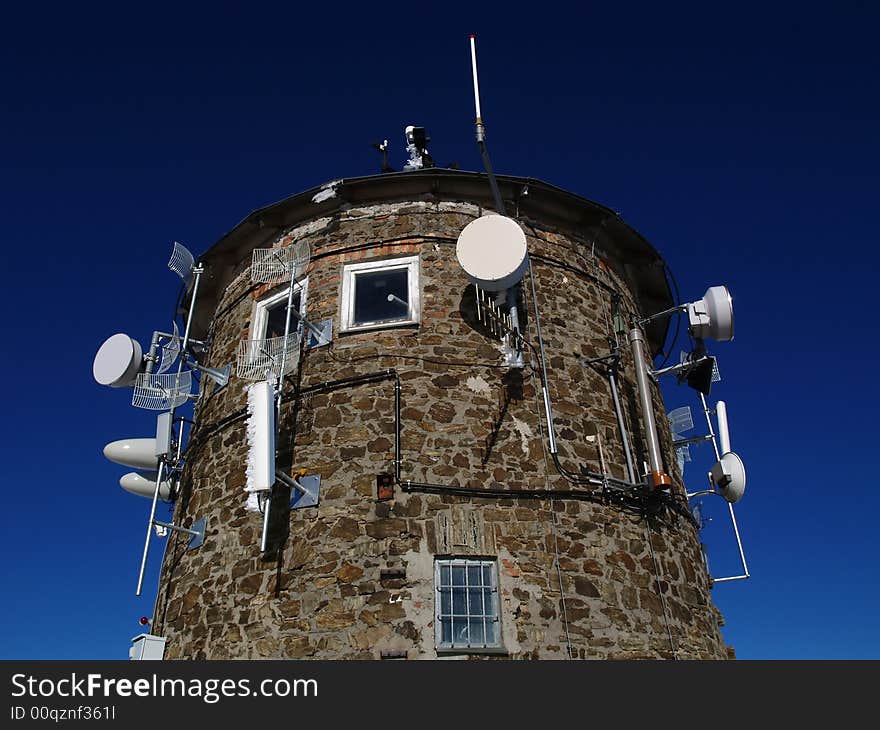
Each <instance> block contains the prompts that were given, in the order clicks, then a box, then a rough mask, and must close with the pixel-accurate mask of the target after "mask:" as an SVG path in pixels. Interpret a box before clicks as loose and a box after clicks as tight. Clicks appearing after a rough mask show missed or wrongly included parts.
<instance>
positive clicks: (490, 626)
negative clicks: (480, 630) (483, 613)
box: [484, 619, 498, 646]
mask: <svg viewBox="0 0 880 730" xmlns="http://www.w3.org/2000/svg"><path fill="white" fill-rule="evenodd" d="M484 640H485V642H486V646H497V645H498V622H497V621H492V620H491V619H486V635H485V637H484Z"/></svg>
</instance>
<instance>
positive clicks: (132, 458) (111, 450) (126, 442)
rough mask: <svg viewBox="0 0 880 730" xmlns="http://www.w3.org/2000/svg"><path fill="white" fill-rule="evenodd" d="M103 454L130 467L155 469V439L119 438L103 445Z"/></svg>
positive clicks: (157, 463)
mask: <svg viewBox="0 0 880 730" xmlns="http://www.w3.org/2000/svg"><path fill="white" fill-rule="evenodd" d="M104 456H105V457H106V458H108V459H109V460H110V461H112V462H113V463H114V464H122V465H123V466H128V467H131V468H132V469H153V470H155V469H157V468H158V466H159V459H158V457H157V456H156V439H155V438H140V439H120V440H119V441H112V442H111V443H109V444H107V445H106V446H105V447H104Z"/></svg>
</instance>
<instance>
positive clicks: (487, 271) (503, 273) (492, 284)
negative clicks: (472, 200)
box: [455, 215, 529, 292]
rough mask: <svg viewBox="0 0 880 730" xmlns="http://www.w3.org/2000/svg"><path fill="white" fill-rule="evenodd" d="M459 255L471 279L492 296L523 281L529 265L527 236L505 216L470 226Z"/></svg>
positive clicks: (483, 219) (457, 251)
mask: <svg viewBox="0 0 880 730" xmlns="http://www.w3.org/2000/svg"><path fill="white" fill-rule="evenodd" d="M455 254H456V256H457V257H458V263H459V265H460V266H461V268H462V269H463V270H464V273H465V274H467V277H468V279H470V280H471V282H472V283H474V284H476V285H477V286H478V287H480V288H481V289H484V290H485V291H491V292H498V291H504V290H505V289H509V288H510V287H512V286H513V285H514V284H516V283H517V282H518V281H520V280H521V279H522V278H523V276H524V275H525V273H526V267H527V266H528V262H529V257H528V247H527V246H526V234H525V233H523V230H522V228H520V227H519V224H518V223H517V222H516V221H515V220H513V219H512V218H508V217H506V216H503V215H485V216H483V217H481V218H477V219H476V220H473V221H471V222H470V223H468V224H467V225H466V226H465V227H464V229H463V230H462V232H461V233H460V234H459V236H458V243H457V244H456V247H455Z"/></svg>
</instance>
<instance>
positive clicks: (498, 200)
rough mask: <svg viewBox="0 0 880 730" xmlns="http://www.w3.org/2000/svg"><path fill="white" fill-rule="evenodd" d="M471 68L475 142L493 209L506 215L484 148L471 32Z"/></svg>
mask: <svg viewBox="0 0 880 730" xmlns="http://www.w3.org/2000/svg"><path fill="white" fill-rule="evenodd" d="M471 69H472V70H473V74H474V109H475V111H476V115H477V121H476V131H477V144H478V145H479V147H480V154H481V155H482V157H483V167H485V168H486V174H487V175H488V176H489V186H490V187H491V188H492V197H493V198H494V199H495V209H496V210H497V211H498V214H499V215H506V214H505V212H504V201H503V200H502V199H501V191H500V190H499V189H498V181H497V180H496V179H495V172H494V171H493V170H492V161H491V160H490V159H489V150H488V149H487V148H486V125H485V124H483V117H482V114H481V112H480V81H479V78H478V77H477V41H476V36H475V35H474V34H473V33H471Z"/></svg>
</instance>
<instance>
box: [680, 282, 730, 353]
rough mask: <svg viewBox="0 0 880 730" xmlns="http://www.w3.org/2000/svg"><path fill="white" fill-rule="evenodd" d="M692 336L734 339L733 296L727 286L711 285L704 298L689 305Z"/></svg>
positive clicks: (689, 324)
mask: <svg viewBox="0 0 880 730" xmlns="http://www.w3.org/2000/svg"><path fill="white" fill-rule="evenodd" d="M687 312H688V329H689V331H690V334H691V336H692V337H694V338H696V339H699V340H703V339H706V338H707V337H709V338H711V339H713V340H715V341H717V342H727V341H729V340H732V339H733V297H731V296H730V292H729V291H728V289H727V287H726V286H710V287H709V288H708V289H707V290H706V293H705V294H704V295H703V298H702V299H700V300H699V301H696V302H692V303H691V304H688V305H687Z"/></svg>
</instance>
